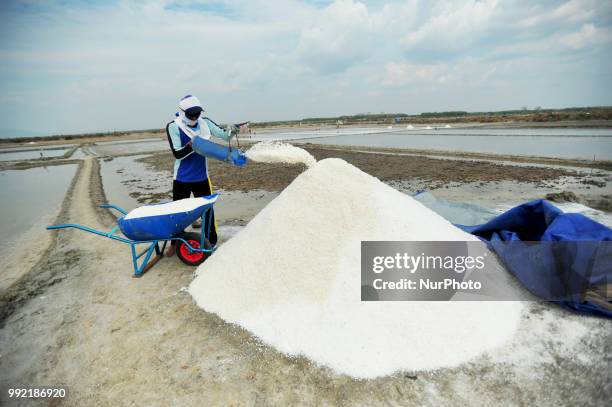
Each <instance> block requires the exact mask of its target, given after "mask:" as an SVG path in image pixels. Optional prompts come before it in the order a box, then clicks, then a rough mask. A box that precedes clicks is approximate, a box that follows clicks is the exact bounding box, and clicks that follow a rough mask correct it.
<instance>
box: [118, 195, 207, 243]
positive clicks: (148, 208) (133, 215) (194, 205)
mask: <svg viewBox="0 0 612 407" xmlns="http://www.w3.org/2000/svg"><path fill="white" fill-rule="evenodd" d="M217 196H218V194H214V195H211V196H205V197H201V198H187V199H181V200H178V201H173V202H165V203H161V204H155V205H144V206H141V207H138V208H136V209H134V210H132V211H130V212H129V213H128V214H127V215H125V216H124V217H123V218H121V219H119V221H118V223H119V228H120V229H121V232H123V234H124V235H125V236H126V237H127V238H129V239H132V240H138V241H142V240H164V239H170V238H172V237H175V236H177V235H179V234H180V233H182V232H183V231H184V230H185V228H187V226H189V225H191V224H192V223H193V222H195V221H196V220H197V219H198V218H200V217H201V216H202V214H203V213H204V212H205V211H206V210H207V209H208V208H210V207H212V205H213V204H214V203H215V201H216V200H217Z"/></svg>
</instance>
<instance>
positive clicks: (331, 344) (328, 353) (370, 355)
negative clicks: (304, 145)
mask: <svg viewBox="0 0 612 407" xmlns="http://www.w3.org/2000/svg"><path fill="white" fill-rule="evenodd" d="M362 240H434V241H435V240H447V241H448V240H458V241H469V240H475V238H474V237H473V236H471V235H469V234H466V233H464V232H463V231H461V230H460V229H458V228H456V227H454V226H453V225H452V224H450V223H449V222H447V221H446V220H444V219H443V218H441V217H440V216H438V215H437V214H435V213H434V212H432V211H430V210H429V209H427V208H426V207H424V206H423V205H421V204H420V203H418V202H417V201H415V200H414V199H412V198H410V197H408V196H406V195H405V194H402V193H400V192H399V191H396V190H395V189H393V188H391V187H389V186H387V185H385V184H383V183H382V182H380V181H379V180H378V179H376V178H374V177H372V176H370V175H368V174H366V173H364V172H362V171H361V170H359V169H357V168H356V167H354V166H352V165H350V164H348V163H346V162H345V161H343V160H340V159H333V158H332V159H326V160H322V161H319V162H318V163H317V164H316V165H314V166H313V167H311V168H310V169H308V170H307V171H305V172H304V173H303V174H301V175H300V176H299V177H298V178H296V179H295V180H294V182H293V183H292V184H290V185H289V186H288V187H287V188H286V189H285V190H284V191H283V192H282V193H281V194H280V195H279V196H278V197H277V198H276V199H274V200H273V201H272V202H271V203H270V204H268V205H267V206H266V207H265V208H264V209H263V210H262V211H261V212H260V213H259V214H258V215H257V216H256V217H255V218H254V219H253V220H252V221H251V222H250V223H249V224H248V225H247V226H246V227H245V228H244V229H243V230H242V231H241V232H239V233H238V234H237V235H236V236H234V237H233V238H232V239H231V240H230V241H228V242H227V243H226V244H225V245H223V246H221V247H220V248H219V250H218V251H217V252H216V253H215V255H214V256H212V257H211V258H210V259H209V260H208V261H207V262H205V263H204V265H203V266H201V268H200V269H198V271H197V277H196V279H195V280H194V281H193V282H192V284H191V285H190V287H189V292H190V293H191V295H192V296H193V298H194V299H195V301H196V302H197V304H198V306H200V307H201V308H203V309H204V310H206V311H209V312H213V313H215V314H217V315H219V316H220V317H221V318H223V319H224V320H225V321H228V322H231V323H236V324H238V325H240V326H242V327H244V328H246V329H248V330H249V331H250V332H252V333H253V334H254V335H255V336H257V337H259V338H260V339H262V340H263V341H264V342H266V343H268V344H270V345H272V346H274V347H275V348H276V349H278V350H279V351H281V352H283V353H286V354H288V355H303V356H306V357H308V358H310V359H311V360H313V361H314V362H316V363H318V364H320V365H323V366H327V367H329V368H331V369H332V370H333V371H335V372H337V373H344V374H348V375H350V376H353V377H356V378H374V377H378V376H384V375H389V374H392V373H394V372H396V371H399V370H409V371H416V370H431V369H436V368H442V367H452V366H457V365H459V364H461V363H463V362H466V361H468V360H470V359H472V358H474V357H476V356H477V355H479V354H482V353H484V352H487V351H491V350H493V349H495V348H497V347H499V346H500V345H502V344H503V343H505V342H506V341H507V340H508V339H510V338H511V337H512V335H513V333H514V332H515V330H516V328H517V325H518V323H519V320H520V316H521V310H522V305H521V304H520V303H517V302H494V303H493V302H492V303H483V302H450V303H449V302H401V303H393V302H376V303H372V302H361V301H360V289H359V287H360V242H361V241H362Z"/></svg>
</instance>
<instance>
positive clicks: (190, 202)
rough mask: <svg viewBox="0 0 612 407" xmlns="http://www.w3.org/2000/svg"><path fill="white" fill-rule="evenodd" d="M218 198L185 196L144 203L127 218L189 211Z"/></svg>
mask: <svg viewBox="0 0 612 407" xmlns="http://www.w3.org/2000/svg"><path fill="white" fill-rule="evenodd" d="M216 200H217V197H216V196H214V197H213V198H208V197H203V198H185V199H179V200H178V201H172V202H164V203H161V204H153V205H143V206H140V207H138V208H136V209H133V210H131V211H130V212H129V213H128V214H127V215H125V219H126V220H127V219H135V218H146V217H149V216H159V215H171V214H174V213H183V212H189V211H192V210H194V209H197V208H199V207H201V206H204V205H206V204H209V203H213V202H215V201H216Z"/></svg>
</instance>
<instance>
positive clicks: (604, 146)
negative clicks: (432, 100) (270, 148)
mask: <svg viewBox="0 0 612 407" xmlns="http://www.w3.org/2000/svg"><path fill="white" fill-rule="evenodd" d="M563 130H565V129H563ZM597 130H599V129H594V130H591V129H579V131H566V132H565V133H566V134H559V133H563V132H559V130H557V129H555V131H554V134H553V133H551V132H550V131H548V132H547V131H543V130H532V131H530V132H524V131H516V130H507V131H505V132H501V133H500V132H498V133H491V132H489V131H480V132H479V131H478V130H470V131H466V130H457V131H454V130H453V131H449V130H444V131H439V132H438V131H431V132H421V131H397V132H393V133H387V132H385V133H382V132H381V133H371V134H351V133H347V134H341V135H333V134H329V135H325V136H323V137H314V136H312V135H308V136H307V137H305V138H292V141H293V142H295V143H314V144H334V145H354V146H368V147H394V148H413V149H419V150H443V151H465V152H471V153H491V154H502V155H531V156H541V157H555V158H578V159H585V160H593V159H595V160H612V135H611V134H610V132H609V131H597ZM483 133H484V134H483ZM594 134H595V135H594ZM293 136H297V134H294V135H293ZM298 137H299V136H298ZM284 139H285V138H284Z"/></svg>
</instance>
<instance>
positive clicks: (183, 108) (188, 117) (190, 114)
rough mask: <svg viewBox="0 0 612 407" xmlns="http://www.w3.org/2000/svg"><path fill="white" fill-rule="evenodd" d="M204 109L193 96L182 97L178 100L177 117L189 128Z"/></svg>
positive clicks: (194, 123)
mask: <svg viewBox="0 0 612 407" xmlns="http://www.w3.org/2000/svg"><path fill="white" fill-rule="evenodd" d="M203 110H204V109H203V108H202V104H201V103H200V101H199V100H198V98H197V97H195V96H193V95H187V96H183V97H182V98H181V100H179V116H180V117H181V119H183V121H184V122H185V123H186V124H187V125H189V126H195V125H196V123H197V122H198V118H199V117H200V113H202V111H203Z"/></svg>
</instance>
